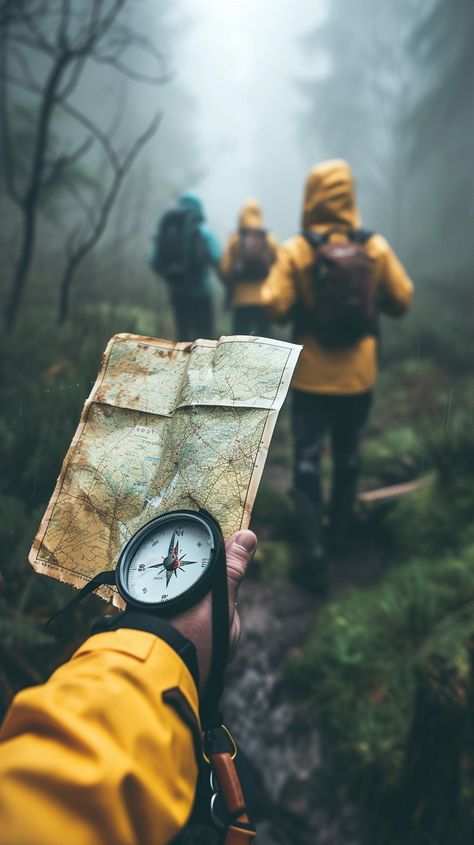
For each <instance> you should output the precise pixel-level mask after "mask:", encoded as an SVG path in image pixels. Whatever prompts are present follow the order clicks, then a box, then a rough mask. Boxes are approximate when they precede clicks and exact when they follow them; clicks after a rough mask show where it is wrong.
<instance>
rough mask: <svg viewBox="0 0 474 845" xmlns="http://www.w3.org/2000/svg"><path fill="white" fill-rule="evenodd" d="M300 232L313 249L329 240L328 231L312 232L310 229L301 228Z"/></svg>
mask: <svg viewBox="0 0 474 845" xmlns="http://www.w3.org/2000/svg"><path fill="white" fill-rule="evenodd" d="M301 234H302V235H303V238H305V240H307V241H308V243H309V245H310V246H312V247H313V249H319V247H320V246H322V245H323V244H325V243H326V242H327V241H328V240H329V235H330V232H313V231H312V230H311V229H303V231H302V232H301Z"/></svg>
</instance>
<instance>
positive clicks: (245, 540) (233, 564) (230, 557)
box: [225, 530, 257, 607]
mask: <svg viewBox="0 0 474 845" xmlns="http://www.w3.org/2000/svg"><path fill="white" fill-rule="evenodd" d="M256 548H257V538H256V536H255V534H254V533H253V531H248V530H245V531H237V532H236V533H235V534H232V536H231V537H229V539H228V540H227V542H226V544H225V552H226V558H227V581H228V588H229V605H230V606H231V607H232V606H233V605H234V604H235V602H236V601H237V593H238V590H239V587H240V584H241V582H242V581H243V579H244V578H245V574H246V572H247V569H248V567H249V564H250V561H251V560H252V558H253V556H254V553H255V549H256Z"/></svg>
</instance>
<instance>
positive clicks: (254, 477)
mask: <svg viewBox="0 0 474 845" xmlns="http://www.w3.org/2000/svg"><path fill="white" fill-rule="evenodd" d="M300 349H301V347H299V346H295V345H294V344H290V343H285V342H283V341H277V340H271V339H269V338H258V337H253V336H252V337H245V336H235V337H223V338H221V339H220V340H218V341H210V340H198V341H195V342H194V343H172V342H170V341H167V340H157V339H155V338H147V337H139V336H135V335H127V334H120V335H116V336H115V337H113V338H112V339H111V341H110V342H109V344H108V346H107V349H106V351H105V353H104V357H103V359H102V363H101V367H100V370H99V374H98V376H97V380H96V382H95V384H94V387H93V389H92V392H91V394H90V396H89V398H88V399H87V401H86V403H85V405H84V409H83V412H82V415H81V420H80V423H79V426H78V428H77V431H76V433H75V435H74V438H73V441H72V443H71V446H70V448H69V450H68V453H67V455H66V457H65V459H64V462H63V466H62V469H61V474H60V476H59V478H58V481H57V484H56V488H55V490H54V493H53V495H52V497H51V500H50V502H49V505H48V508H47V510H46V513H45V515H44V517H43V520H42V522H41V525H40V528H39V530H38V533H37V535H36V537H35V540H34V543H33V546H32V549H31V552H30V556H29V560H30V563H31V565H32V566H33V568H34V569H35V570H37V571H39V572H42V573H44V574H47V575H51V576H53V577H55V578H59V579H60V580H62V581H65V582H67V583H69V584H74V586H76V587H82V586H84V584H85V583H86V582H87V581H89V580H90V578H92V577H93V576H94V575H96V574H97V573H99V572H101V571H103V570H104V569H113V568H114V567H115V564H116V561H117V557H118V554H119V552H120V550H121V549H122V547H123V546H124V544H125V543H126V542H127V540H128V539H129V538H130V537H131V536H132V535H133V534H134V533H135V532H136V531H137V530H138V529H139V528H140V527H141V526H142V525H144V524H145V523H146V522H148V521H149V520H150V519H152V518H153V517H155V516H158V515H159V514H161V513H165V512H166V511H169V510H175V509H177V508H191V509H197V508H205V509H206V510H207V511H209V512H210V513H211V514H212V515H213V516H214V517H215V518H216V519H217V521H218V522H219V524H220V526H221V528H222V531H223V533H224V536H226V537H227V536H229V535H230V534H232V532H233V531H236V530H237V529H238V528H245V527H247V526H248V523H249V520H250V515H251V512H252V506H253V503H254V500H255V495H256V493H257V489H258V485H259V482H260V478H261V475H262V471H263V467H264V464H265V459H266V456H267V452H268V447H269V445H270V440H271V436H272V433H273V429H274V426H275V423H276V419H277V416H278V412H279V410H280V408H281V406H282V403H283V401H284V399H285V396H286V393H287V391H288V387H289V384H290V380H291V376H292V374H293V370H294V367H295V365H296V361H297V359H298V355H299V352H300ZM100 594H101V595H102V596H103V597H105V598H107V597H108V598H110V595H111V593H110V590H109V588H107V587H105V588H102V590H101V593H100ZM114 601H115V602H116V603H118V604H119V599H118V596H117V595H115V596H114Z"/></svg>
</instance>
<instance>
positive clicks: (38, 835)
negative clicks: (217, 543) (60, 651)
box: [0, 628, 199, 845]
mask: <svg viewBox="0 0 474 845" xmlns="http://www.w3.org/2000/svg"><path fill="white" fill-rule="evenodd" d="M169 690H174V697H176V695H177V696H178V698H180V700H181V701H182V703H183V704H184V709H187V711H188V712H189V714H191V716H192V718H193V719H195V720H196V723H197V725H199V722H198V694H197V690H196V685H195V683H194V680H193V677H192V675H191V672H190V671H189V669H188V668H187V666H186V664H185V663H184V662H183V661H182V660H181V658H180V657H179V656H178V654H177V653H176V652H175V651H174V650H173V648H171V646H170V645H168V644H167V643H166V642H164V641H163V640H161V639H158V638H157V637H156V636H155V635H154V634H151V633H147V632H145V631H137V630H130V629H126V628H122V629H119V630H117V631H110V632H107V633H102V634H97V635H95V636H92V637H90V638H89V639H88V640H87V641H86V642H85V643H84V645H82V646H81V648H80V649H79V650H78V651H77V652H76V653H75V655H74V656H73V658H72V660H71V661H70V662H69V663H66V664H65V665H64V666H61V667H60V668H59V669H58V670H57V671H56V672H55V673H54V674H53V675H52V676H51V678H50V679H49V681H48V682H47V683H46V684H44V685H42V686H38V687H34V688H32V689H27V690H25V691H23V692H21V693H19V695H17V696H16V698H15V700H14V703H13V705H12V707H11V709H10V711H9V713H8V715H7V717H6V720H5V722H4V725H3V728H2V732H1V735H0V842H1V845H64V843H66V845H165V843H168V842H170V841H171V840H172V839H173V837H174V836H176V834H177V833H178V831H180V830H181V829H182V828H183V826H184V825H185V824H186V822H187V819H188V817H189V814H190V812H191V808H192V805H193V800H194V793H195V788H196V779H197V763H196V755H195V751H194V746H193V733H192V730H190V728H189V727H188V726H186V724H185V720H184V721H183V718H182V717H181V716H180V715H178V711H179V708H176V707H175V706H174V705H173V704H172V703H170V702H172V700H174V699H173V695H171V698H170V694H169V693H168V692H167V691H169ZM177 690H178V692H177ZM183 697H184V698H183Z"/></svg>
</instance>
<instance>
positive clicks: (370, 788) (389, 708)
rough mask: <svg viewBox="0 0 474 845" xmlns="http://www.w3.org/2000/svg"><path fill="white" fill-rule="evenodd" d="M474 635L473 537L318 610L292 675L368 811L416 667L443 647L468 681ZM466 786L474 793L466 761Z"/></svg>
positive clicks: (385, 791) (380, 799)
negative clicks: (457, 551) (455, 550)
mask: <svg viewBox="0 0 474 845" xmlns="http://www.w3.org/2000/svg"><path fill="white" fill-rule="evenodd" d="M473 635H474V546H473V547H471V548H468V549H467V550H466V551H465V552H464V553H463V554H462V555H459V556H450V557H446V558H442V559H439V560H432V559H426V560H416V561H413V562H411V563H409V564H405V565H404V566H400V567H398V568H396V569H393V570H392V571H391V572H389V573H388V575H387V576H386V577H385V579H384V580H383V581H382V582H381V583H380V584H378V585H377V586H374V587H372V588H370V589H364V590H357V591H355V592H354V593H352V594H351V595H350V596H348V597H346V598H343V599H340V600H338V601H334V602H332V603H330V604H328V605H327V606H326V607H325V608H324V609H323V611H322V612H321V614H320V616H319V617H318V619H317V621H316V623H315V626H314V629H313V631H312V633H311V635H310V637H309V639H308V640H307V642H306V645H305V647H304V649H303V652H302V653H301V655H300V656H299V657H298V659H297V660H295V662H294V664H293V666H292V670H291V674H292V680H293V682H294V683H296V685H297V686H298V688H299V689H300V690H301V691H302V692H303V694H305V695H309V696H310V697H311V698H312V699H313V700H314V702H315V704H316V707H317V711H318V713H319V714H320V717H321V719H322V721H323V725H324V727H325V731H326V733H327V737H328V748H329V749H330V750H329V752H328V754H329V760H330V763H329V767H331V766H332V767H333V772H336V773H337V774H336V775H335V779H336V780H337V782H338V784H339V785H341V782H342V783H345V784H346V787H347V788H348V790H349V794H350V795H351V796H352V798H353V799H355V800H356V801H358V802H359V804H360V806H361V807H362V810H363V812H364V813H366V812H368V811H369V809H370V812H372V814H373V813H375V814H377V812H379V813H383V812H384V807H385V801H386V800H388V797H389V796H390V795H392V798H393V796H394V795H395V794H396V792H397V789H398V787H399V784H400V777H401V771H402V765H403V759H404V749H405V745H406V742H407V736H408V732H409V729H410V726H411V723H412V719H413V705H414V690H415V673H414V670H415V668H416V667H417V666H419V665H422V664H423V662H424V661H425V660H427V659H428V658H430V659H431V658H432V656H433V655H439V656H442V657H444V658H445V659H446V660H448V661H449V663H450V664H451V665H454V666H456V667H457V670H458V671H459V673H460V677H464V678H465V679H466V682H467V679H468V676H469V653H468V643H469V640H470V638H471V637H472V636H473ZM463 789H464V793H465V794H468V795H469V796H470V798H471V799H472V797H474V780H472V777H471V775H470V774H469V772H468V771H467V772H466V783H464V784H463ZM317 794H318V793H316V795H317ZM368 796H370V802H371V806H370V808H369V807H368V806H367V803H366V802H367V800H368ZM388 841H394V840H388ZM467 841H468V840H466V842H467Z"/></svg>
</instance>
